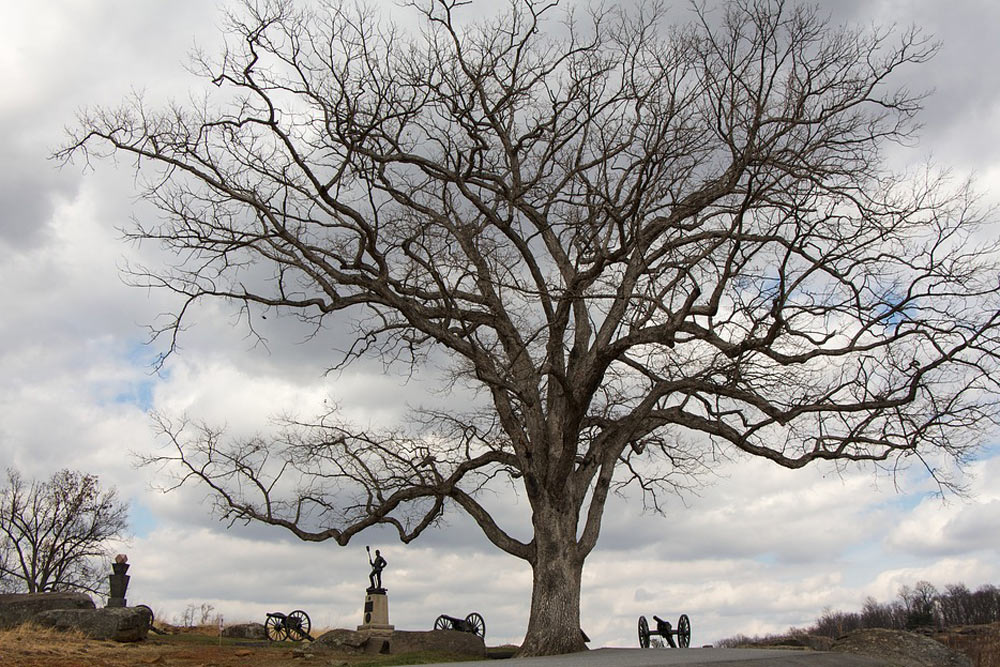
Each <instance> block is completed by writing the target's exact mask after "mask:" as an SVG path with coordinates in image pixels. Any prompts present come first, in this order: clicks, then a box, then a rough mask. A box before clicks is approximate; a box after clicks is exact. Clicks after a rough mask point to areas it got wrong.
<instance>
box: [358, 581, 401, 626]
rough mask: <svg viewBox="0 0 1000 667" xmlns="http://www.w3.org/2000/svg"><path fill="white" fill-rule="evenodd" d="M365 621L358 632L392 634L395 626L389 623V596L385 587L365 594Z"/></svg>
mask: <svg viewBox="0 0 1000 667" xmlns="http://www.w3.org/2000/svg"><path fill="white" fill-rule="evenodd" d="M363 618H364V622H363V623H362V624H361V625H359V626H358V632H368V633H371V634H392V631H393V630H394V629H395V626H393V625H390V624H389V596H388V595H387V594H386V592H385V589H384V588H376V589H373V590H369V591H368V593H367V595H365V611H364V617H363Z"/></svg>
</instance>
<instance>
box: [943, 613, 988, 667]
mask: <svg viewBox="0 0 1000 667" xmlns="http://www.w3.org/2000/svg"><path fill="white" fill-rule="evenodd" d="M934 638H935V639H937V640H938V641H939V642H941V643H942V644H945V645H946V646H948V647H950V648H953V649H955V650H956V651H960V652H961V653H964V654H965V655H967V656H969V658H971V659H972V664H973V665H974V666H975V667H1000V623H994V624H992V625H974V626H968V627H960V628H951V629H949V630H948V631H947V632H944V633H940V634H938V635H935V636H934Z"/></svg>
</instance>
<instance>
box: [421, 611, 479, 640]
mask: <svg viewBox="0 0 1000 667" xmlns="http://www.w3.org/2000/svg"><path fill="white" fill-rule="evenodd" d="M434 629H435V630H457V631H458V632H468V633H471V634H474V635H477V636H479V637H480V638H482V639H486V621H484V620H483V617H482V616H481V615H480V614H479V613H478V612H475V611H474V612H472V613H471V614H469V615H468V616H466V617H465V618H455V617H454V616H448V615H447V614H441V615H440V616H438V617H437V620H435V621H434Z"/></svg>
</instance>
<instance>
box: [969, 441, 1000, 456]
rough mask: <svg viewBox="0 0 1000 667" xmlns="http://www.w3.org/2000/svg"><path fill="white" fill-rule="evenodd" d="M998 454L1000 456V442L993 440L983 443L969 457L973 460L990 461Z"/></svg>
mask: <svg viewBox="0 0 1000 667" xmlns="http://www.w3.org/2000/svg"><path fill="white" fill-rule="evenodd" d="M998 456H1000V442H998V441H997V440H993V441H991V442H988V443H985V444H983V445H981V446H980V447H979V448H978V449H977V450H976V451H975V452H974V453H973V454H972V456H970V457H969V458H970V460H972V461H988V460H989V459H994V458H997V457H998Z"/></svg>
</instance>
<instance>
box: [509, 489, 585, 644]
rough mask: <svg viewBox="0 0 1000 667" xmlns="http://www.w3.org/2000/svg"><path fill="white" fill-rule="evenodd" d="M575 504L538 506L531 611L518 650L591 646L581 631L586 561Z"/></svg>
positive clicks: (535, 521) (532, 562) (535, 519)
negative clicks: (578, 539)
mask: <svg viewBox="0 0 1000 667" xmlns="http://www.w3.org/2000/svg"><path fill="white" fill-rule="evenodd" d="M576 522H577V515H576V513H575V512H573V511H572V510H569V509H568V508H566V511H563V512H560V511H558V510H555V509H547V510H544V511H536V512H535V518H534V524H535V540H534V545H535V551H534V556H533V559H532V561H531V567H532V590H531V615H530V617H529V619H528V630H527V633H526V634H525V637H524V642H523V643H522V644H521V650H520V651H519V652H518V655H521V656H529V655H560V654H563V653H575V652H578V651H585V650H587V645H586V644H585V643H584V641H583V636H582V634H581V632H580V630H581V628H580V587H581V579H582V573H583V561H584V558H583V557H581V555H580V553H579V548H578V545H577V542H576Z"/></svg>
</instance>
